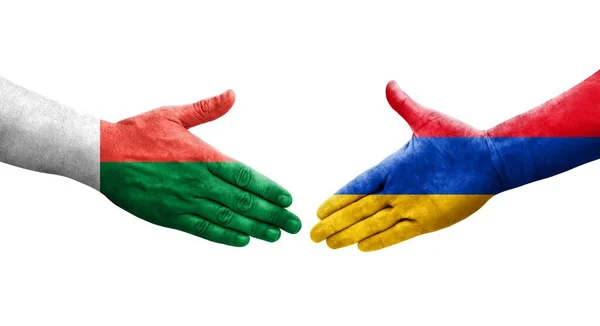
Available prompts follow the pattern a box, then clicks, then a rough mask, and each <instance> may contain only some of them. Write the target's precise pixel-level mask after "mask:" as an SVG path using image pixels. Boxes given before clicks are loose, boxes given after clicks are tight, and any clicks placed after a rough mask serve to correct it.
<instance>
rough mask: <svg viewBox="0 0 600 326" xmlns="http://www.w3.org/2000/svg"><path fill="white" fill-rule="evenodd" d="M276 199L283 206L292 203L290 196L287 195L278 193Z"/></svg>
mask: <svg viewBox="0 0 600 326" xmlns="http://www.w3.org/2000/svg"><path fill="white" fill-rule="evenodd" d="M277 200H278V201H279V204H280V205H282V206H283V207H288V206H290V205H291V204H292V197H291V196H288V195H280V196H279V198H277Z"/></svg>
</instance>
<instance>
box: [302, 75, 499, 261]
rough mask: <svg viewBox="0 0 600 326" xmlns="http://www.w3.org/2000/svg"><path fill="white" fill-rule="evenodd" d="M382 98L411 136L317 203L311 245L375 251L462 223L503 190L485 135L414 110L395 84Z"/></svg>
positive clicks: (427, 111) (415, 105) (433, 113)
mask: <svg viewBox="0 0 600 326" xmlns="http://www.w3.org/2000/svg"><path fill="white" fill-rule="evenodd" d="M386 96H387V99H388V102H389V104H390V105H391V107H392V108H393V109H394V110H395V111H396V112H398V114H400V115H401V116H402V117H403V118H404V120H406V122H407V123H408V124H409V125H410V127H411V128H412V130H413V133H414V134H413V137H412V138H411V139H410V141H409V142H408V143H407V144H406V145H404V147H402V148H401V149H400V150H398V151H397V152H395V153H393V154H392V155H391V156H389V157H388V158H386V159H385V160H383V161H382V162H381V163H379V164H378V165H376V166H374V167H373V168H371V169H369V170H367V171H365V172H364V173H362V174H361V175H359V176H358V177H357V178H356V179H354V180H353V181H351V182H350V183H348V184H347V185H345V186H344V187H343V188H341V189H340V190H339V191H338V192H337V193H336V194H335V195H333V196H332V197H330V198H329V199H328V200H327V201H325V202H324V203H323V204H322V205H321V207H320V208H319V209H318V212H317V216H318V217H319V219H321V221H320V222H319V223H318V224H317V225H315V226H314V228H313V229H312V231H311V238H312V239H313V241H315V242H320V241H323V240H325V239H327V245H328V246H329V247H331V248H334V249H336V248H341V247H345V246H349V245H352V244H355V243H358V248H359V249H360V250H362V251H373V250H378V249H382V248H385V247H388V246H391V245H393V244H396V243H399V242H402V241H404V240H407V239H410V238H412V237H415V236H418V235H421V234H424V233H428V232H432V231H436V230H439V229H442V228H445V227H448V226H450V225H452V224H454V223H456V222H458V221H460V220H463V219H464V218H466V217H468V216H469V215H471V214H473V213H474V212H475V211H477V210H478V209H479V208H481V207H482V206H483V205H484V204H485V203H486V202H487V201H488V200H489V199H490V198H491V197H492V196H493V195H494V194H497V193H499V192H501V191H502V190H503V185H502V181H501V180H500V178H499V175H498V173H496V170H495V168H494V164H493V160H492V155H490V153H491V152H490V149H489V145H490V144H489V138H488V137H487V136H486V134H485V132H483V131H480V130H477V129H475V128H473V127H471V126H469V125H467V124H465V123H463V122H461V121H458V120H456V119H454V118H451V117H449V116H446V115H444V114H442V113H440V112H437V111H434V110H431V109H428V108H425V107H423V106H421V105H419V104H418V103H416V102H415V101H413V100H412V99H411V98H410V97H408V96H407V95H406V94H405V93H404V92H403V91H402V90H401V89H400V88H399V87H398V85H397V84H396V83H395V82H390V83H389V84H388V86H387V89H386Z"/></svg>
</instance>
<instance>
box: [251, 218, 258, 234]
mask: <svg viewBox="0 0 600 326" xmlns="http://www.w3.org/2000/svg"><path fill="white" fill-rule="evenodd" d="M250 233H251V234H254V235H256V234H259V233H260V224H259V223H258V222H256V221H252V222H250Z"/></svg>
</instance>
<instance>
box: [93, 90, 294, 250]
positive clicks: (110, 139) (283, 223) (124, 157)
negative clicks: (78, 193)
mask: <svg viewBox="0 0 600 326" xmlns="http://www.w3.org/2000/svg"><path fill="white" fill-rule="evenodd" d="M234 100H235V94H234V92H233V91H231V90H229V91H227V92H225V93H223V94H221V95H219V96H216V97H213V98H210V99H206V100H202V101H200V102H196V103H194V104H189V105H183V106H168V107H161V108H158V109H155V110H152V111H149V112H146V113H144V114H141V115H138V116H135V117H132V118H129V119H125V120H123V121H120V122H118V123H110V122H105V121H101V123H100V191H101V192H102V193H103V194H104V195H106V197H108V198H109V199H110V200H111V201H112V202H113V203H115V204H116V205H118V206H119V207H121V208H123V209H124V210H126V211H128V212H130V213H132V214H133V215H135V216H137V217H139V218H142V219H144V220H146V221H148V222H151V223H154V224H158V225H161V226H164V227H168V228H173V229H177V230H181V231H184V232H187V233H190V234H193V235H196V236H199V237H202V238H204V239H207V240H210V241H214V242H218V243H223V244H227V245H231V246H238V247H242V246H245V245H247V244H248V242H249V241H250V237H254V238H258V239H262V240H266V241H269V242H275V241H277V240H278V239H279V237H280V236H281V231H280V229H283V230H284V231H286V232H289V233H297V232H298V231H299V230H300V228H301V222H300V219H298V217H296V216H295V215H294V214H292V213H291V212H289V211H288V210H286V209H285V208H286V207H288V206H290V204H291V203H292V197H291V195H290V193H289V192H288V191H287V190H285V189H284V188H282V187H281V186H280V185H278V184H277V183H275V182H273V181H271V180H269V179H268V178H267V177H265V176H263V175H261V174H260V173H258V172H256V171H254V170H253V169H251V168H250V167H248V166H246V165H244V164H243V163H240V162H237V161H235V160H234V159H232V158H230V157H228V156H226V155H224V154H222V153H221V152H219V151H218V150H216V149H215V148H213V147H212V146H210V145H209V144H207V143H206V142H204V141H203V140H202V139H200V138H198V137H197V136H195V135H193V134H192V133H190V132H189V131H188V129H189V128H191V127H194V126H197V125H199V124H203V123H206V122H209V121H212V120H215V119H217V118H219V117H221V116H222V115H224V114H225V113H227V112H228V111H229V109H230V108H231V107H232V105H233V102H234Z"/></svg>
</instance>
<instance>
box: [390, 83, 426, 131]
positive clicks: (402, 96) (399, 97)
mask: <svg viewBox="0 0 600 326" xmlns="http://www.w3.org/2000/svg"><path fill="white" fill-rule="evenodd" d="M385 97H386V98H387V101H388V103H389V104H390V106H391V107H392V109H394V111H396V112H397V113H398V114H399V115H400V116H401V117H402V118H403V119H404V121H406V122H407V123H408V125H409V126H410V128H411V129H412V130H413V131H417V129H418V127H419V123H420V122H421V121H422V120H423V118H425V117H427V116H428V115H430V114H431V113H433V112H435V111H433V110H431V109H428V108H426V107H424V106H422V105H420V104H419V103H417V102H415V101H414V100H413V99H412V98H410V96H408V95H407V94H406V93H404V91H403V90H402V89H401V88H400V86H398V84H397V83H396V82H395V81H393V80H392V81H390V82H389V83H388V84H387V87H386V88H385Z"/></svg>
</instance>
